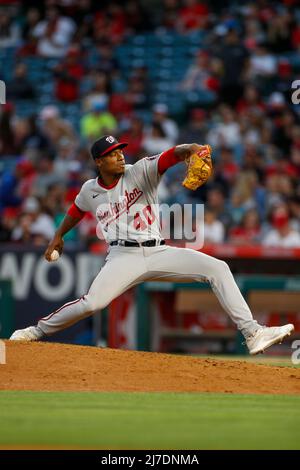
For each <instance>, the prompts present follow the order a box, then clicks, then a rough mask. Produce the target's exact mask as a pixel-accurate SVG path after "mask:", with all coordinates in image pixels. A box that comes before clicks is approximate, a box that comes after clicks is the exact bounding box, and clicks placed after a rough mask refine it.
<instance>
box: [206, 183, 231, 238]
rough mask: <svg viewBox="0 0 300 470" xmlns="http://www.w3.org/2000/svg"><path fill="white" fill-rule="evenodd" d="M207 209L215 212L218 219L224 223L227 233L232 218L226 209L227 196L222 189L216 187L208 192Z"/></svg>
mask: <svg viewBox="0 0 300 470" xmlns="http://www.w3.org/2000/svg"><path fill="white" fill-rule="evenodd" d="M205 209H206V210H207V209H208V210H210V211H212V212H214V213H215V214H216V217H217V219H218V220H220V221H221V222H222V224H223V225H224V227H225V230H226V231H227V229H228V227H229V225H230V223H231V220H232V218H231V214H230V212H229V211H228V209H227V207H226V199H225V194H224V192H223V191H222V189H221V188H220V187H218V186H215V187H213V188H211V189H209V190H208V191H207V200H206V206H205Z"/></svg>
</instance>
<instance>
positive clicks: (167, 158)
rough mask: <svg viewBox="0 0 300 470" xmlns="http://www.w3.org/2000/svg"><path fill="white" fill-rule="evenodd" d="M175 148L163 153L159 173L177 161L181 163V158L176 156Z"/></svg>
mask: <svg viewBox="0 0 300 470" xmlns="http://www.w3.org/2000/svg"><path fill="white" fill-rule="evenodd" d="M175 148H176V147H172V148H170V149H169V150H166V151H165V152H163V153H162V154H161V156H160V157H159V160H158V173H159V174H160V175H162V174H163V173H164V172H165V171H166V170H167V169H168V168H170V167H171V166H173V165H176V163H179V162H180V161H181V160H180V159H179V158H178V157H176V156H175V153H174V151H175Z"/></svg>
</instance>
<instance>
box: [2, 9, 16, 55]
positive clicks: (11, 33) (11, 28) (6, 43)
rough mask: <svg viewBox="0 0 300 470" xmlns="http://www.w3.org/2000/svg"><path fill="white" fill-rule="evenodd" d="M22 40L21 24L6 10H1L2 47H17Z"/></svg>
mask: <svg viewBox="0 0 300 470" xmlns="http://www.w3.org/2000/svg"><path fill="white" fill-rule="evenodd" d="M19 40H20V30H19V26H18V25H17V24H16V23H15V22H14V21H13V19H12V18H11V17H10V16H9V15H8V14H7V13H5V12H4V11H1V10H0V49H2V48H5V47H15V46H17V45H18V43H19Z"/></svg>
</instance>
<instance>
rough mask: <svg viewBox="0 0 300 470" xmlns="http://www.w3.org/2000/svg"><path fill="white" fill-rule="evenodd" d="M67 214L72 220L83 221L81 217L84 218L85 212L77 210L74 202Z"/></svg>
mask: <svg viewBox="0 0 300 470" xmlns="http://www.w3.org/2000/svg"><path fill="white" fill-rule="evenodd" d="M67 214H68V215H69V216H70V217H73V219H83V217H84V216H85V214H86V212H84V211H82V210H81V209H79V207H77V206H76V204H75V202H73V204H72V205H71V207H70V208H69V210H68V212H67Z"/></svg>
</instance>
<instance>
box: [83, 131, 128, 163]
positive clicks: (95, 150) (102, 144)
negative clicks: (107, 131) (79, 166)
mask: <svg viewBox="0 0 300 470" xmlns="http://www.w3.org/2000/svg"><path fill="white" fill-rule="evenodd" d="M127 145H128V143H127V142H118V140H117V139H116V138H115V137H113V136H112V135H104V136H103V137H101V138H100V139H98V140H96V142H94V143H93V145H92V147H91V154H92V157H93V159H94V160H95V159H96V158H99V157H104V156H105V155H107V154H108V153H110V152H112V151H113V150H115V149H122V148H124V147H126V146H127Z"/></svg>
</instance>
